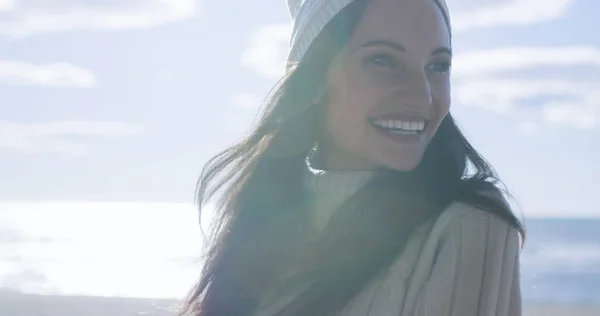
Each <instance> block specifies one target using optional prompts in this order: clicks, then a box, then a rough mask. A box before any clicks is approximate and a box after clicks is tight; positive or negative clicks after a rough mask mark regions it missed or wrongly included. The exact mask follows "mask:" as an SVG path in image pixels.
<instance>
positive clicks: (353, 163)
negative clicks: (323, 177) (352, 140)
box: [310, 144, 379, 171]
mask: <svg viewBox="0 0 600 316" xmlns="http://www.w3.org/2000/svg"><path fill="white" fill-rule="evenodd" d="M310 159H311V166H312V167H313V168H315V169H319V170H327V171H374V170H376V169H377V168H378V167H379V166H378V165H376V164H375V163H374V162H373V161H371V160H369V159H366V158H362V157H359V156H358V155H355V154H353V153H350V152H348V151H345V150H342V149H340V148H337V147H335V146H333V145H328V144H325V145H323V144H319V145H318V147H315V149H314V150H313V152H312V153H311V158H310Z"/></svg>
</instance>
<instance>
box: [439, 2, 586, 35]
mask: <svg viewBox="0 0 600 316" xmlns="http://www.w3.org/2000/svg"><path fill="white" fill-rule="evenodd" d="M575 1H576V0H510V1H501V2H498V3H494V4H486V5H484V6H480V7H479V8H474V9H470V10H461V11H458V12H456V13H455V12H452V28H453V31H454V32H464V31H470V30H473V29H481V28H489V27H500V26H521V27H523V26H530V25H534V24H538V23H544V22H549V21H553V20H556V19H558V18H560V17H561V16H563V15H564V14H565V13H566V12H567V10H568V9H569V8H570V7H571V6H572V5H573V4H574V3H575ZM450 8H452V4H451V3H450Z"/></svg>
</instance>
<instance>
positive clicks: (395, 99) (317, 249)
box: [183, 0, 523, 316]
mask: <svg viewBox="0 0 600 316" xmlns="http://www.w3.org/2000/svg"><path fill="white" fill-rule="evenodd" d="M288 6H289V8H290V12H291V14H292V17H293V18H294V30H293V32H294V34H293V38H292V44H291V50H290V54H289V66H288V72H287V75H286V76H285V78H283V80H282V81H281V82H280V84H279V85H278V87H277V88H276V89H275V91H274V93H273V94H272V96H271V97H270V98H269V99H268V103H267V106H266V109H265V110H264V112H263V114H262V118H261V120H260V121H259V122H258V123H257V124H256V126H255V127H254V128H253V129H252V131H250V133H249V134H248V136H247V137H246V138H245V139H244V140H242V141H241V142H240V143H238V144H236V145H234V146H233V147H230V148H229V149H227V150H225V151H224V152H222V153H221V154H219V155H217V156H216V157H214V158H213V159H212V160H211V161H210V162H209V163H208V165H207V166H206V167H205V169H204V172H203V175H202V178H201V180H200V184H199V201H200V203H201V204H203V203H205V202H206V201H207V199H209V198H210V197H211V196H213V194H214V193H215V192H218V193H219V196H220V199H219V201H220V202H219V203H218V217H217V218H218V220H217V221H216V225H214V228H215V229H214V231H213V237H214V238H213V240H212V244H211V248H210V251H209V253H208V256H207V258H206V261H205V266H204V270H203V272H202V276H201V279H200V281H199V283H198V284H197V286H196V287H195V288H194V290H193V291H192V293H191V294H190V297H189V298H188V300H187V303H186V306H185V311H184V312H183V314H186V315H194V316H213V315H259V316H271V315H357V316H358V315H361V316H362V315H390V316H391V315H395V316H398V315H402V316H404V315H415V316H425V315H429V316H442V315H461V316H465V315H520V314H521V300H520V289H519V268H518V258H519V251H520V247H519V233H523V228H522V227H521V224H520V223H519V221H518V220H517V219H516V218H515V216H514V215H513V214H512V212H511V210H510V208H509V206H508V204H507V203H506V202H505V200H504V199H503V197H502V193H501V191H500V190H499V189H498V187H497V186H496V185H497V183H498V180H497V178H496V176H495V175H494V172H493V171H492V168H491V167H490V166H489V165H488V164H487V163H486V162H485V161H484V159H483V158H482V157H481V156H480V155H479V154H478V153H477V152H476V151H475V149H474V148H473V147H472V146H471V145H470V144H469V142H468V141H467V140H466V139H465V137H464V136H463V135H462V134H461V132H460V131H459V129H458V127H457V126H456V124H455V122H454V121H453V119H452V116H451V115H450V114H449V108H450V75H449V73H450V64H451V55H452V52H451V29H450V20H449V16H448V10H447V8H446V5H445V3H444V2H443V0H354V1H352V0H304V1H302V0H288Z"/></svg>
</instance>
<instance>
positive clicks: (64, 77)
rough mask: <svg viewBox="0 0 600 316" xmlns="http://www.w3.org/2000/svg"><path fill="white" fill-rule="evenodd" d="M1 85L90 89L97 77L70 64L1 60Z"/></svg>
mask: <svg viewBox="0 0 600 316" xmlns="http://www.w3.org/2000/svg"><path fill="white" fill-rule="evenodd" d="M0 84H6V85H13V86H45V87H69V88H89V87H92V86H94V85H95V84H96V77H95V75H94V74H93V73H92V72H91V71H89V70H87V69H84V68H81V67H78V66H75V65H72V64H69V63H49V64H41V65H35V64H31V63H26V62H22V61H11V60H0Z"/></svg>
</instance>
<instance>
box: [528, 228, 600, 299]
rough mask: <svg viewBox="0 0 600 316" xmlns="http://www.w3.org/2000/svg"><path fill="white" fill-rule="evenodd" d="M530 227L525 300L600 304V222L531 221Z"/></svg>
mask: <svg viewBox="0 0 600 316" xmlns="http://www.w3.org/2000/svg"><path fill="white" fill-rule="evenodd" d="M526 227H527V230H528V232H527V238H526V241H525V246H524V249H523V252H522V254H521V289H522V294H523V298H524V300H525V301H529V302H544V303H565V304H600V220H598V219H589V220H580V219H577V220H570V219H529V220H527V221H526Z"/></svg>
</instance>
